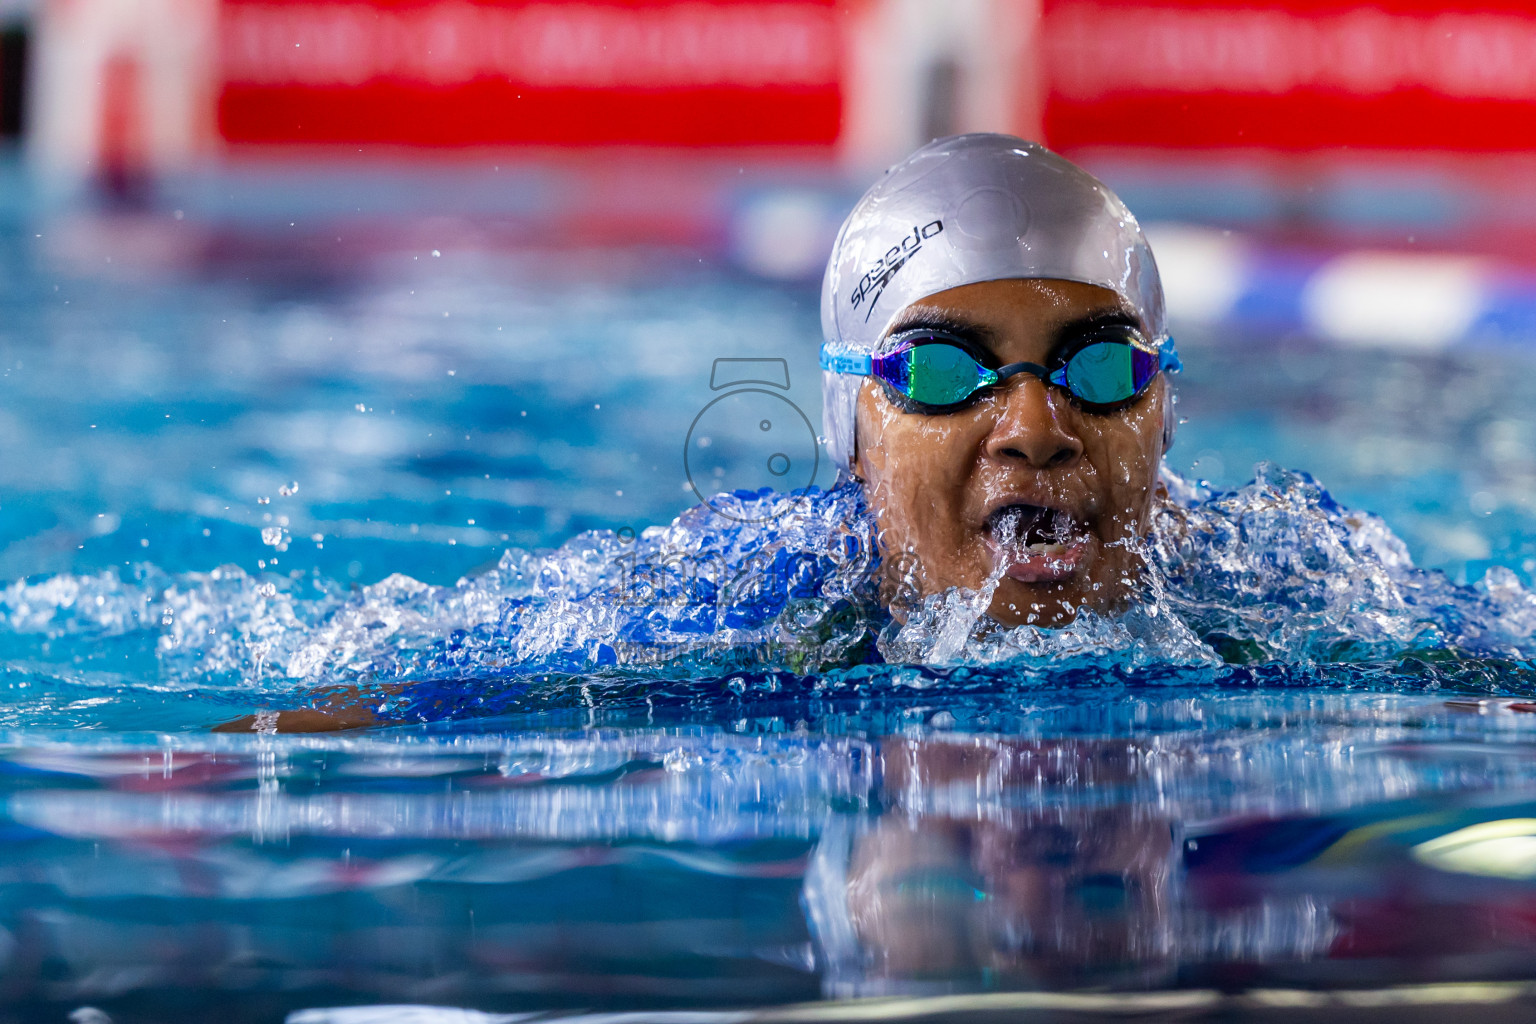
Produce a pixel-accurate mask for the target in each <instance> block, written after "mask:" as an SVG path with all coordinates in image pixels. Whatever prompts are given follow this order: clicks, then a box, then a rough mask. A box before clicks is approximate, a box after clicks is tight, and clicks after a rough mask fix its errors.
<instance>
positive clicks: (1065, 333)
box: [1051, 307, 1141, 356]
mask: <svg viewBox="0 0 1536 1024" xmlns="http://www.w3.org/2000/svg"><path fill="white" fill-rule="evenodd" d="M1100 327H1130V328H1133V329H1135V330H1138V331H1139V330H1141V321H1140V320H1138V319H1136V317H1135V316H1133V315H1132V314H1131V313H1129V312H1128V311H1126V310H1124V309H1116V308H1113V307H1110V308H1106V309H1098V310H1094V311H1093V312H1092V313H1089V314H1087V315H1086V316H1080V317H1077V318H1076V319H1074V320H1068V321H1067V322H1066V323H1064V324H1062V325H1061V326H1060V327H1058V328H1056V331H1055V334H1056V338H1055V340H1054V341H1053V342H1052V343H1051V354H1052V355H1053V356H1054V355H1055V354H1056V352H1057V351H1058V350H1060V349H1062V348H1064V347H1065V346H1067V345H1070V344H1071V343H1072V342H1074V341H1076V340H1077V339H1078V338H1081V337H1082V336H1083V335H1084V334H1087V333H1088V332H1089V331H1093V330H1097V329H1098V328H1100Z"/></svg>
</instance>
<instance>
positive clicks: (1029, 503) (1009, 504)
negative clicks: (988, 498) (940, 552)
mask: <svg viewBox="0 0 1536 1024" xmlns="http://www.w3.org/2000/svg"><path fill="white" fill-rule="evenodd" d="M1010 508H1037V509H1044V510H1045V511H1047V512H1054V513H1056V514H1057V515H1059V516H1066V517H1067V518H1068V519H1070V520H1072V522H1074V523H1076V524H1077V525H1078V526H1081V527H1082V528H1083V529H1084V530H1085V531H1086V530H1087V528H1088V527H1087V519H1088V517H1087V516H1085V515H1081V514H1079V513H1077V512H1075V511H1073V510H1072V509H1069V508H1063V507H1062V506H1061V505H1058V504H1053V503H1051V502H1050V501H1048V500H1041V499H1039V497H1038V496H1036V495H1031V494H1022V493H1021V494H1012V495H1009V496H1007V497H1005V498H999V499H998V500H997V501H994V502H992V503H991V504H990V505H988V506H987V508H986V511H985V512H984V513H982V517H981V528H982V530H984V531H986V532H987V533H989V534H990V533H991V532H992V525H993V523H994V522H996V520H997V517H998V516H999V515H1001V514H1002V513H1003V512H1004V511H1005V510H1007V509H1010Z"/></svg>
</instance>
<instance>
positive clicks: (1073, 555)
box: [987, 504, 1088, 583]
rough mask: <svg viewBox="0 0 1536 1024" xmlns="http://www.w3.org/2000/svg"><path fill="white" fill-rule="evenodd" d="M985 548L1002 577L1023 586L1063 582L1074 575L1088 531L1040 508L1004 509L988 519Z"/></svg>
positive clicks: (1069, 518) (1054, 511)
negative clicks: (999, 564)
mask: <svg viewBox="0 0 1536 1024" xmlns="http://www.w3.org/2000/svg"><path fill="white" fill-rule="evenodd" d="M987 534H988V537H987V546H988V548H989V549H990V550H991V551H992V555H993V558H994V560H995V561H996V562H999V563H1002V564H1003V566H1004V570H1003V571H1004V573H1005V574H1006V575H1007V576H1009V577H1010V578H1012V579H1016V580H1019V581H1020V582H1022V583H1048V582H1052V581H1056V580H1064V579H1066V578H1067V577H1069V576H1071V575H1072V574H1073V573H1075V572H1077V570H1078V567H1079V566H1080V565H1081V564H1082V561H1083V555H1084V553H1085V552H1086V550H1087V547H1088V530H1087V528H1086V527H1085V526H1084V525H1083V524H1082V523H1080V522H1079V521H1078V520H1077V519H1075V518H1074V517H1073V516H1071V515H1070V514H1068V513H1066V512H1063V511H1061V510H1059V509H1054V508H1045V507H1044V506H1041V505H1025V504H1017V505H1005V506H1004V507H1002V508H1000V509H997V510H995V511H994V512H993V513H992V514H991V515H989V516H988V517H987Z"/></svg>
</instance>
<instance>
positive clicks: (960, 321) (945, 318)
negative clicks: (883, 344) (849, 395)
mask: <svg viewBox="0 0 1536 1024" xmlns="http://www.w3.org/2000/svg"><path fill="white" fill-rule="evenodd" d="M902 331H943V332H945V333H946V334H953V335H955V336H956V337H960V338H964V339H965V340H966V341H969V342H972V343H973V344H977V345H981V346H983V347H984V348H986V349H987V350H988V351H996V348H995V346H994V342H996V341H997V332H996V331H995V330H993V329H992V328H991V327H988V326H987V325H986V324H978V323H976V322H975V321H973V320H966V319H964V318H963V317H957V316H953V315H951V314H948V313H940V312H938V311H936V310H931V309H914V310H913V311H912V312H910V313H908V314H906V315H905V316H900V317H897V318H896V322H895V323H893V324H891V327H890V329H889V330H888V331H886V337H890V336H891V335H893V334H900V333H901V332H902Z"/></svg>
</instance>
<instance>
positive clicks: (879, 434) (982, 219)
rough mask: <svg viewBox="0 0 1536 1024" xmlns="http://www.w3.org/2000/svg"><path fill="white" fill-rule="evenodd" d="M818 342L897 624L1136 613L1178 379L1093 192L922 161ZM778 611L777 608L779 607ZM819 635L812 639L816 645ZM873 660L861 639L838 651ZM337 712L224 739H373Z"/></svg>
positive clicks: (899, 173) (884, 211)
mask: <svg viewBox="0 0 1536 1024" xmlns="http://www.w3.org/2000/svg"><path fill="white" fill-rule="evenodd" d="M822 329H823V338H824V344H823V347H822V355H821V362H822V367H823V369H824V371H825V373H824V377H823V411H822V417H823V421H824V423H825V424H826V431H827V434H828V435H829V445H830V449H831V454H832V457H833V459H834V460H835V461H836V463H837V465H838V467H839V469H840V471H841V473H842V475H843V477H844V479H845V481H846V480H847V479H848V478H852V479H853V480H857V481H860V482H861V483H860V485H859V486H860V487H861V488H862V497H863V499H864V505H865V506H867V509H865V508H863V507H861V509H860V511H861V513H862V512H867V511H869V510H872V511H873V513H874V516H875V519H876V524H875V525H876V526H877V528H878V537H879V540H878V554H879V556H880V559H881V560H882V563H883V565H884V570H883V571H884V574H885V576H886V579H885V582H886V583H887V584H888V586H887V587H886V589H885V591H884V592H883V594H882V595H880V596H879V598H878V599H879V600H881V601H882V602H885V603H886V604H888V606H889V610H890V612H891V614H892V615H894V616H895V617H896V618H898V619H902V618H904V617H905V609H906V608H907V607H908V606H909V602H910V599H911V598H913V597H923V596H926V595H930V594H935V593H939V592H942V591H945V590H947V589H949V588H952V587H964V588H967V589H969V590H972V591H980V592H983V593H988V588H989V587H991V588H994V589H991V590H990V597H989V604H988V606H987V609H986V610H987V611H988V612H989V613H990V614H991V616H992V617H993V618H994V619H996V620H997V621H999V622H1001V623H1003V624H1004V625H1018V624H1022V623H1035V624H1038V625H1042V626H1059V625H1064V624H1067V623H1069V622H1071V621H1072V620H1073V619H1074V617H1075V616H1076V613H1077V611H1078V609H1080V608H1089V609H1095V610H1113V609H1115V608H1118V607H1121V606H1123V605H1125V604H1126V603H1127V601H1128V598H1129V594H1130V592H1131V590H1132V588H1133V587H1134V586H1135V583H1136V581H1137V579H1138V577H1139V575H1140V570H1141V562H1140V555H1139V553H1138V545H1137V543H1136V541H1137V540H1138V539H1139V538H1140V537H1141V536H1143V535H1144V534H1145V533H1146V532H1147V529H1148V526H1149V516H1150V511H1151V508H1152V505H1153V502H1154V499H1155V496H1156V493H1157V491H1158V488H1159V484H1158V468H1159V465H1160V461H1161V457H1162V453H1163V450H1164V448H1165V447H1166V445H1167V443H1168V441H1169V438H1170V436H1171V424H1172V422H1173V419H1172V395H1171V393H1170V391H1169V386H1168V382H1167V379H1166V376H1165V375H1164V373H1163V371H1164V370H1171V369H1176V368H1177V366H1178V360H1177V357H1175V356H1174V354H1173V347H1172V341H1171V340H1170V339H1169V338H1168V337H1167V335H1166V333H1165V331H1164V324H1163V296H1162V286H1161V284H1160V282H1159V279H1158V274H1157V267H1156V265H1155V263H1154V261H1153V258H1152V252H1151V250H1150V249H1149V248H1148V246H1147V243H1146V240H1145V239H1144V238H1143V237H1142V234H1141V229H1140V228H1139V227H1138V225H1137V223H1136V220H1135V218H1134V217H1132V216H1131V213H1130V211H1128V210H1127V209H1126V208H1125V206H1124V205H1123V204H1122V203H1121V202H1120V200H1119V199H1117V198H1116V197H1115V196H1114V195H1113V194H1112V193H1111V192H1110V191H1109V190H1108V189H1107V188H1106V187H1105V186H1104V185H1103V184H1101V183H1100V182H1098V181H1097V180H1096V179H1094V178H1093V177H1092V176H1090V175H1089V174H1088V173H1087V172H1085V171H1083V170H1082V169H1081V168H1079V167H1077V166H1076V165H1074V164H1072V163H1070V162H1068V161H1066V160H1064V159H1062V158H1061V157H1058V156H1056V155H1055V154H1053V153H1051V152H1049V151H1048V150H1046V149H1044V148H1042V147H1040V146H1038V145H1036V144H1034V143H1028V142H1025V141H1023V140H1021V139H1017V138H1014V137H1012V136H1007V135H990V134H975V135H963V136H957V137H954V138H950V139H944V140H940V141H938V142H935V143H932V144H930V145H928V146H925V147H923V148H922V149H920V150H918V151H917V152H916V153H914V154H913V155H912V156H911V157H909V158H908V159H907V160H905V161H903V162H902V163H901V164H899V165H897V166H896V167H895V168H893V169H892V170H891V171H890V172H889V173H887V174H886V176H885V177H884V178H883V179H881V181H879V182H878V183H877V184H875V186H874V187H873V188H871V189H870V190H869V192H868V193H866V194H865V196H864V197H863V199H861V200H860V201H859V203H858V204H857V206H856V207H855V208H854V210H853V212H852V213H851V214H850V215H849V218H848V220H847V222H846V223H845V224H844V225H843V228H842V230H841V232H840V233H839V235H838V238H837V243H836V246H835V248H834V250H833V252H832V256H831V260H830V262H829V264H828V267H827V274H826V278H825V282H824V285H823V289H822ZM759 419H760V420H761V422H764V423H770V425H771V420H770V419H768V418H766V417H759ZM769 468H770V469H774V468H776V464H774V465H770V467H769ZM839 490H842V489H839ZM733 500H735V499H733ZM737 503H738V504H739V502H737ZM853 504H854V503H849V507H851V506H852V505H853ZM732 507H734V506H732ZM708 508H710V509H713V511H714V512H715V513H716V514H719V515H725V513H722V512H721V506H716V505H714V504H711V505H709V506H708ZM726 517H727V518H730V519H735V520H736V521H738V522H762V520H763V517H762V516H761V514H760V513H759V514H753V513H750V512H747V511H741V512H739V513H738V512H730V513H729V515H727V516H726ZM685 518H686V516H685ZM769 518H772V517H769ZM680 521H681V520H680ZM874 532H876V531H871V533H874ZM847 540H848V541H849V544H848V545H846V546H848V547H850V548H854V549H857V548H858V547H859V545H860V543H862V539H861V538H855V537H852V536H850V537H849V538H847ZM765 546H766V545H765V538H764V537H758V536H754V537H752V538H750V539H749V542H747V543H734V542H731V543H725V544H721V545H720V549H721V550H725V551H730V552H733V554H734V555H735V556H739V555H740V553H742V552H751V551H753V550H755V549H760V548H763V547H765ZM835 546H843V542H842V541H841V540H839V541H837V542H836V545H835ZM870 546H874V544H873V542H871V544H870ZM690 553H697V548H691V549H690ZM833 553H835V552H833V551H832V549H831V547H830V546H829V547H828V548H827V550H826V551H823V552H821V553H807V554H805V555H804V557H801V556H800V555H796V556H795V558H794V559H791V558H789V557H788V556H786V558H785V559H783V561H784V564H782V565H780V564H779V563H778V562H777V561H775V562H774V563H773V569H772V572H771V573H770V574H769V575H770V577H771V579H770V583H771V584H773V585H775V586H777V585H781V584H782V587H781V589H783V588H791V589H792V588H799V590H800V591H806V590H810V591H814V589H815V588H814V587H813V586H810V585H809V584H808V583H807V580H810V579H813V578H815V577H817V574H821V575H822V576H825V575H828V574H831V573H835V572H836V571H838V570H837V568H836V566H835V562H836V559H834V558H832V557H831V555H832V554H833ZM851 561H852V562H858V563H862V556H858V557H855V558H853V559H851ZM726 575H728V571H727V573H722V574H721V578H716V579H705V578H702V577H701V578H700V579H697V580H693V581H690V587H689V594H690V598H689V599H690V600H694V599H695V598H697V600H698V603H699V607H698V608H697V610H696V612H694V613H691V614H689V615H683V614H681V613H680V614H679V615H678V620H679V621H683V620H684V619H686V620H687V621H688V626H687V631H690V632H691V633H692V634H710V635H715V634H717V633H724V632H726V631H731V630H739V629H741V628H743V624H744V622H746V621H747V620H749V619H750V618H751V616H750V615H748V616H745V617H744V616H743V615H741V614H740V613H739V611H740V610H739V609H737V608H725V607H724V606H725V604H726V602H727V600H728V598H727V595H730V594H732V593H735V592H737V590H739V589H740V588H739V587H737V588H735V589H733V584H732V581H731V580H729V579H727V578H725V576H726ZM693 584H697V586H694V585H693ZM833 589H834V590H836V594H835V595H830V596H829V595H826V594H823V595H821V596H822V597H823V598H825V599H827V600H828V601H829V604H830V605H831V606H833V607H832V608H831V610H829V612H828V614H827V615H826V616H824V618H825V619H827V620H833V619H835V618H836V615H837V614H838V613H839V612H838V609H837V607H836V605H837V603H838V602H842V603H843V605H845V606H851V605H852V604H853V603H854V602H855V601H856V600H862V596H861V595H858V594H853V595H850V593H849V591H850V590H853V589H857V585H856V586H855V587H852V588H850V587H846V586H839V587H837V588H833ZM700 595H701V596H700ZM795 596H797V597H798V596H800V594H799V591H797V592H796V595H795ZM711 602H712V603H711ZM785 603H786V602H785V600H784V595H780V599H779V600H778V604H777V606H778V607H783V606H784V605H785ZM813 618H814V616H813ZM630 626H633V629H632V630H631V632H632V633H633V636H631V635H628V634H627V633H626V629H628V628H629V627H630ZM824 627H826V624H825V623H822V622H817V623H813V630H812V632H814V630H816V629H823V628H824ZM826 628H830V627H826ZM614 633H615V635H614V636H610V637H606V638H604V639H603V640H601V641H598V642H593V643H591V644H589V645H586V646H587V647H589V648H590V650H591V651H593V652H594V653H593V654H592V656H591V657H592V661H593V663H595V664H596V665H604V664H617V663H620V662H621V661H622V660H623V659H622V658H621V656H620V655H619V653H618V652H619V649H620V646H621V645H622V644H630V645H631V647H634V646H636V645H637V644H649V645H653V646H656V645H655V644H654V630H653V629H652V628H651V626H650V625H649V624H648V623H629V624H625V623H620V624H617V625H616V626H615V628H614ZM637 638H638V639H637ZM817 642H818V643H819V640H818V641H817ZM870 646H871V645H869V644H863V643H861V642H860V641H859V640H858V639H857V638H855V640H854V641H853V642H850V643H848V644H847V645H846V648H845V649H847V650H849V651H855V650H859V651H866V652H867V651H868V650H869V649H870ZM605 658H606V659H608V660H607V661H605V660H604V659H605ZM581 667H582V668H587V667H589V666H587V665H583V666H581ZM797 670H798V668H797ZM341 709H342V708H341V706H340V705H338V707H337V708H333V709H330V710H317V711H314V712H312V713H309V716H308V718H306V719H304V720H303V721H302V722H301V721H300V719H299V718H298V717H296V716H295V715H294V714H293V713H290V712H282V713H281V714H279V715H278V716H277V717H276V719H275V720H274V719H263V720H258V719H257V718H256V717H254V716H252V717H248V718H244V719H240V720H239V721H237V722H234V723H231V724H230V727H231V728H234V729H237V730H246V729H250V728H255V727H258V726H260V725H262V723H263V722H266V723H267V724H268V725H270V726H271V727H274V728H277V729H280V730H286V729H288V728H291V727H303V728H325V727H327V724H328V722H329V721H330V719H332V718H334V723H333V725H334V727H338V728H340V727H347V726H351V725H358V724H367V723H368V722H370V721H372V720H373V716H372V714H371V713H370V712H367V711H366V710H365V709H361V708H352V707H346V708H344V710H346V712H347V715H348V717H346V719H345V720H343V719H342V718H341V717H338V716H336V715H335V714H334V712H335V711H337V710H341Z"/></svg>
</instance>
